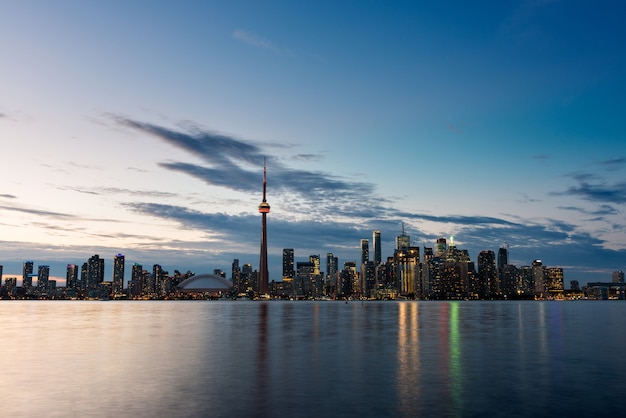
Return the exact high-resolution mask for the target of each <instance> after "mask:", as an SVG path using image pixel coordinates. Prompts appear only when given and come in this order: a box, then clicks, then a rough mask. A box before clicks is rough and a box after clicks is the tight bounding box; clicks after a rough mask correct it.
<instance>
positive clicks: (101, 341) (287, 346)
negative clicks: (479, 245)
mask: <svg viewBox="0 0 626 418" xmlns="http://www.w3.org/2000/svg"><path fill="white" fill-rule="evenodd" d="M0 318H1V319H2V321H1V325H0V344H1V347H2V350H1V351H0V416H2V417H52V416H59V417H66V416H75V417H86V416H95V417H119V416H124V417H125V416H132V417H174V416H176V417H203V416H207V417H208V416H210V417H227V416H228V417H247V416H252V417H254V416H258V417H275V416H281V417H282V416H290V417H353V416H372V417H380V416H394V417H396V416H398V417H415V416H476V417H483V416H503V417H509V416H520V417H521V416H534V417H537V416H555V417H556V416H558V417H561V416H595V417H597V416H617V415H623V411H624V408H625V402H626V393H625V392H624V391H625V390H626V389H625V388H626V358H625V357H624V352H625V350H626V333H625V331H626V303H625V302H620V301H579V302H533V301H526V302H510V301H509V302H365V303H361V302H351V303H349V304H345V303H342V302H274V301H271V302H242V301H237V302H215V301H212V302H204V301H203V302H200V301H198V302H191V301H177V302H132V301H125V302H114V301H109V302H96V301H94V302H79V301H67V302H56V301H47V302H46V301H0Z"/></svg>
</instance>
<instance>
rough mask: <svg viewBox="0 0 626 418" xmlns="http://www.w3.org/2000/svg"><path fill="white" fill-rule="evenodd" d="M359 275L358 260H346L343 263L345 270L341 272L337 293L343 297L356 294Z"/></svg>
mask: <svg viewBox="0 0 626 418" xmlns="http://www.w3.org/2000/svg"><path fill="white" fill-rule="evenodd" d="M358 277H359V276H358V273H357V270H356V261H346V262H345V263H343V270H341V272H339V282H338V283H337V295H338V296H340V297H342V298H347V297H352V296H354V295H355V294H356V292H357V291H358V289H357V286H358Z"/></svg>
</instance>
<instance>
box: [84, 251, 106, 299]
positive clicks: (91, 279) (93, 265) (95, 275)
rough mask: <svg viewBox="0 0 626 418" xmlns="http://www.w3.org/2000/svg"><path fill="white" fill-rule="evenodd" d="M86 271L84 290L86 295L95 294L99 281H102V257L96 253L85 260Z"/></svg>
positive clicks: (91, 295)
mask: <svg viewBox="0 0 626 418" xmlns="http://www.w3.org/2000/svg"><path fill="white" fill-rule="evenodd" d="M87 264H88V273H87V284H86V292H87V296H89V297H94V296H97V291H98V288H99V287H100V283H102V282H103V281H104V258H100V256H99V255H98V254H96V255H94V256H92V257H90V258H89V260H87Z"/></svg>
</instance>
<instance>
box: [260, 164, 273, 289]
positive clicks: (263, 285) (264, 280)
mask: <svg viewBox="0 0 626 418" xmlns="http://www.w3.org/2000/svg"><path fill="white" fill-rule="evenodd" d="M266 173H267V170H266V165H265V160H263V201H262V202H261V203H260V204H259V213H260V214H261V254H260V260H259V282H258V288H257V296H259V297H266V296H267V295H268V289H267V288H268V283H269V271H268V267H267V214H268V213H270V205H269V203H267V200H266V188H267V178H266Z"/></svg>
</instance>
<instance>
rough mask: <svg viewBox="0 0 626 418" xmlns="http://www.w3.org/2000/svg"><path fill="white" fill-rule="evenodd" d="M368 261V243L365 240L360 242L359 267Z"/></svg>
mask: <svg viewBox="0 0 626 418" xmlns="http://www.w3.org/2000/svg"><path fill="white" fill-rule="evenodd" d="M368 261H370V242H369V240H367V239H362V240H361V265H363V264H365V263H367V262H368Z"/></svg>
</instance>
